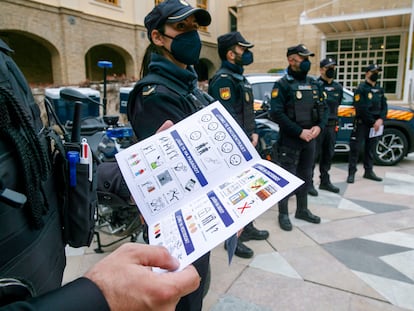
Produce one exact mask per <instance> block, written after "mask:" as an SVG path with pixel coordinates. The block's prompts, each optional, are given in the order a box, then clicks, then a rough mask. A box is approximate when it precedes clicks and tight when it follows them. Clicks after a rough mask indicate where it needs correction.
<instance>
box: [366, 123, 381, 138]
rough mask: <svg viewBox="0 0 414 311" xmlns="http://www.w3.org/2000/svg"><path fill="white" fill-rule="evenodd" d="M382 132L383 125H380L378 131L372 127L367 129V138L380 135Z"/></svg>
mask: <svg viewBox="0 0 414 311" xmlns="http://www.w3.org/2000/svg"><path fill="white" fill-rule="evenodd" d="M383 133H384V125H380V127H379V129H378V131H376V130H375V128H374V127H371V128H370V129H369V138H373V137H377V136H381V135H382V134H383Z"/></svg>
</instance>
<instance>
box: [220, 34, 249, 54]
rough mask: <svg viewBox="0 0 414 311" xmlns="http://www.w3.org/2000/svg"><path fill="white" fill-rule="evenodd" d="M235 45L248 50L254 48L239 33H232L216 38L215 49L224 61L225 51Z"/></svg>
mask: <svg viewBox="0 0 414 311" xmlns="http://www.w3.org/2000/svg"><path fill="white" fill-rule="evenodd" d="M236 44H238V45H240V46H243V47H246V48H248V49H250V48H252V47H254V44H252V43H250V42H248V41H246V39H244V38H243V36H242V35H241V33H240V32H238V31H232V32H229V33H226V34H224V35H221V36H219V37H218V38H217V47H218V52H219V55H220V58H221V59H225V58H226V53H227V51H228V50H229V49H230V48H231V47H232V46H234V45H236Z"/></svg>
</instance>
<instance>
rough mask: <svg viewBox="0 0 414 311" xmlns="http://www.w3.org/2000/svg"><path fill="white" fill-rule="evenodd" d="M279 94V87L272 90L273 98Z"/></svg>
mask: <svg viewBox="0 0 414 311" xmlns="http://www.w3.org/2000/svg"><path fill="white" fill-rule="evenodd" d="M278 95H279V89H278V88H275V89H273V90H272V93H271V96H272V98H276V97H277V96H278Z"/></svg>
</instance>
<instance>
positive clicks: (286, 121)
mask: <svg viewBox="0 0 414 311" xmlns="http://www.w3.org/2000/svg"><path fill="white" fill-rule="evenodd" d="M323 97H324V96H323V93H322V91H321V86H320V84H319V83H318V82H317V81H316V80H315V79H313V78H312V77H306V79H305V80H303V81H298V80H296V79H295V78H293V77H292V76H291V75H290V74H285V75H284V76H283V77H282V78H281V79H280V80H279V81H276V82H275V85H274V86H273V90H272V93H271V102H270V104H271V110H270V117H271V119H272V120H273V121H275V122H276V123H278V124H279V127H280V132H281V135H282V134H283V135H287V136H290V137H294V138H299V136H300V134H301V132H302V130H303V129H310V128H311V127H312V126H315V125H318V126H319V127H320V128H321V129H323V128H324V127H325V126H326V123H327V119H328V109H327V106H326V104H325V102H324V98H323Z"/></svg>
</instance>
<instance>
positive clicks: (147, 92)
mask: <svg viewBox="0 0 414 311" xmlns="http://www.w3.org/2000/svg"><path fill="white" fill-rule="evenodd" d="M155 88H156V86H155V85H147V86H145V87H144V88H143V89H142V96H148V95H150V94H151V93H152V92H154V90H155Z"/></svg>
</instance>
